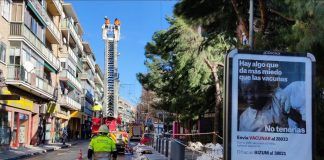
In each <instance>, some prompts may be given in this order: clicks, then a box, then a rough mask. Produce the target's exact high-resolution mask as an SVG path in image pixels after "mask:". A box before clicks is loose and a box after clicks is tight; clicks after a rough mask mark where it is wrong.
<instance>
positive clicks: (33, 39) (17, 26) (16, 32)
mask: <svg viewBox="0 0 324 160" xmlns="http://www.w3.org/2000/svg"><path fill="white" fill-rule="evenodd" d="M10 35H13V36H23V37H25V38H26V39H27V40H28V41H29V42H30V43H31V44H32V45H33V46H34V47H35V48H37V50H38V51H39V53H41V54H42V55H43V57H45V60H47V61H48V62H49V64H51V65H52V66H54V68H59V60H58V59H57V58H56V57H55V56H54V54H53V52H51V51H50V50H48V49H47V48H46V47H45V45H44V43H43V42H42V41H41V40H39V39H38V37H37V36H36V35H35V34H34V33H32V32H31V31H30V30H29V29H28V28H27V27H26V26H25V25H24V24H23V23H20V22H11V23H10Z"/></svg>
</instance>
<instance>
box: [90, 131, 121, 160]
mask: <svg viewBox="0 0 324 160" xmlns="http://www.w3.org/2000/svg"><path fill="white" fill-rule="evenodd" d="M89 149H91V150H93V152H94V160H103V159H105V160H107V159H110V158H111V152H113V151H116V143H115V142H114V141H113V140H112V139H111V138H109V137H108V136H105V135H99V136H96V137H94V138H92V139H91V141H90V144H89Z"/></svg>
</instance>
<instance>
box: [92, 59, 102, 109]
mask: <svg viewBox="0 0 324 160" xmlns="http://www.w3.org/2000/svg"><path fill="white" fill-rule="evenodd" d="M95 67H96V75H95V79H94V80H95V85H96V88H95V103H97V104H99V105H101V106H103V102H104V100H103V96H104V90H103V85H104V83H103V79H104V76H103V73H102V71H101V69H100V67H99V65H98V64H96V66H95Z"/></svg>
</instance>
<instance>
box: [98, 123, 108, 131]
mask: <svg viewBox="0 0 324 160" xmlns="http://www.w3.org/2000/svg"><path fill="white" fill-rule="evenodd" d="M98 132H101V133H109V129H108V127H107V126H106V125H101V126H100V128H99V130H98Z"/></svg>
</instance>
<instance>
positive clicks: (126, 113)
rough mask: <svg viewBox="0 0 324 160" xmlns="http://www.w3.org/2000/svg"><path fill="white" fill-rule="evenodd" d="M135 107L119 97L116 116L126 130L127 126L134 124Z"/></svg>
mask: <svg viewBox="0 0 324 160" xmlns="http://www.w3.org/2000/svg"><path fill="white" fill-rule="evenodd" d="M134 109H135V106H134V105H132V104H131V103H129V102H128V101H126V100H125V99H123V98H121V97H119V99H118V116H119V117H120V118H121V124H122V127H124V129H125V130H126V129H127V124H129V123H134V122H135V111H134Z"/></svg>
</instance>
